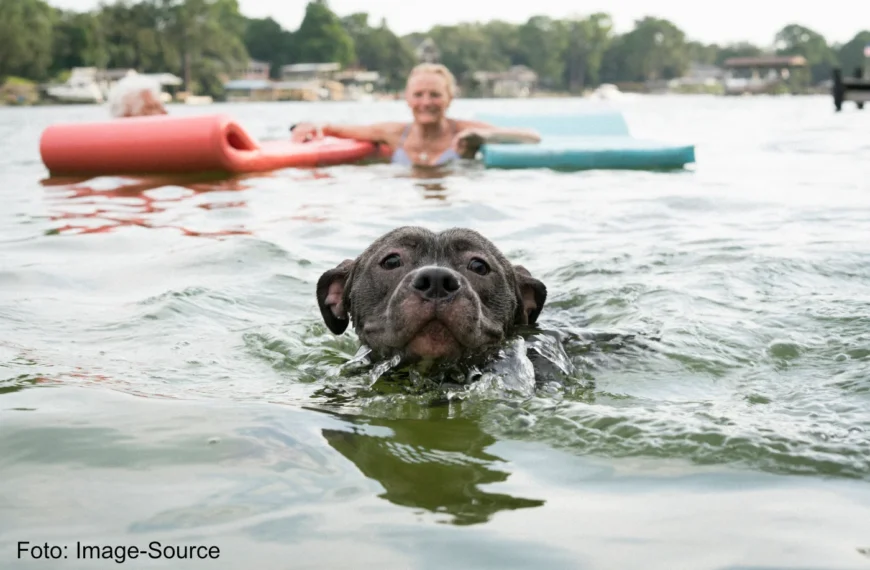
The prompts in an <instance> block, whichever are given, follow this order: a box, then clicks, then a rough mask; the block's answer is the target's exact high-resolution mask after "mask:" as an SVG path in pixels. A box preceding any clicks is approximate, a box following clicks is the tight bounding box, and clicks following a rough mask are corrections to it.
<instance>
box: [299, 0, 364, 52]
mask: <svg viewBox="0 0 870 570" xmlns="http://www.w3.org/2000/svg"><path fill="white" fill-rule="evenodd" d="M294 38H295V45H296V46H297V57H296V60H297V61H302V62H308V63H330V62H338V63H340V64H341V65H348V64H350V63H352V62H353V61H354V59H355V54H354V45H353V40H352V39H351V37H350V35H348V33H347V32H346V31H345V29H344V28H343V27H342V25H341V21H340V20H339V19H338V16H336V15H335V14H334V13H333V12H332V10H330V9H329V6H328V5H327V3H326V0H314V1H313V2H309V3H308V5H307V6H306V7H305V17H304V18H302V23H301V24H300V25H299V29H298V30H296V32H295V34H294Z"/></svg>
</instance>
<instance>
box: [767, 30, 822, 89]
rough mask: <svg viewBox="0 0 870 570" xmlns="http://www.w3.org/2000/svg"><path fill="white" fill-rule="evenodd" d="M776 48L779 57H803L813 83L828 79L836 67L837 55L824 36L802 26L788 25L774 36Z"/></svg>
mask: <svg viewBox="0 0 870 570" xmlns="http://www.w3.org/2000/svg"><path fill="white" fill-rule="evenodd" d="M776 46H777V53H778V54H780V55H802V56H804V57H805V58H806V60H807V64H808V65H809V68H810V77H811V78H812V81H813V83H818V82H819V81H823V80H825V79H828V78H830V77H831V71H832V70H833V68H834V67H835V66H836V65H837V55H836V53H834V50H833V49H831V47H830V46H829V45H828V42H827V41H826V40H825V38H824V36H822V35H821V34H819V33H818V32H815V31H813V30H811V29H809V28H805V27H804V26H799V25H797V24H790V25H788V26H786V27H784V28H783V29H782V30H780V31H779V33H777V34H776Z"/></svg>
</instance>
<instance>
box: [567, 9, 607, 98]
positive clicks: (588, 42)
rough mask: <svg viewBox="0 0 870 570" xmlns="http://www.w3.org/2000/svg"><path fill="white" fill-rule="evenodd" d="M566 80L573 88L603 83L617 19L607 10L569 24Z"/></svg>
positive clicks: (570, 88)
mask: <svg viewBox="0 0 870 570" xmlns="http://www.w3.org/2000/svg"><path fill="white" fill-rule="evenodd" d="M567 28H568V48H567V55H566V70H565V71H566V78H565V79H566V83H567V85H568V89H569V90H570V91H579V90H582V89H583V87H584V85H586V84H587V83H593V84H597V83H599V78H600V73H601V63H602V60H603V58H604V53H605V52H606V51H607V48H608V47H609V45H610V42H611V40H612V34H611V31H612V29H613V22H612V21H611V19H610V16H609V15H607V14H604V13H596V14H592V15H591V16H589V17H588V18H584V19H582V20H575V21H572V22H569V23H567Z"/></svg>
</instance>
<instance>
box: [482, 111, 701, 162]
mask: <svg viewBox="0 0 870 570" xmlns="http://www.w3.org/2000/svg"><path fill="white" fill-rule="evenodd" d="M476 118H477V119H478V120H481V121H486V122H488V123H490V124H494V125H498V126H501V127H508V128H527V129H535V130H536V131H538V133H540V134H541V142H540V143H539V144H486V145H483V147H481V151H480V152H481V161H482V162H483V164H484V165H485V166H486V167H487V168H549V169H553V170H590V169H607V170H613V169H638V170H659V169H661V170H666V169H668V170H669V169H679V168H684V167H685V166H686V165H687V164H690V163H693V162H695V146H694V145H675V144H669V143H665V142H660V141H654V140H644V139H637V138H634V137H633V136H631V133H630V132H629V129H628V124H626V122H625V118H624V117H623V115H622V113H618V112H599V113H588V114H575V115H478V116H477V117H476Z"/></svg>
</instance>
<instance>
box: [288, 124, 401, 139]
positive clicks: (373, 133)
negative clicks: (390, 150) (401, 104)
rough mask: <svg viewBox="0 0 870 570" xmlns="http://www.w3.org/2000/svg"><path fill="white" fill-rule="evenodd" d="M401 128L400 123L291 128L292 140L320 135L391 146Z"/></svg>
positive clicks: (297, 126) (311, 125)
mask: <svg viewBox="0 0 870 570" xmlns="http://www.w3.org/2000/svg"><path fill="white" fill-rule="evenodd" d="M403 127H404V125H403V124H402V123H376V124H374V125H333V124H325V125H321V126H319V127H318V126H317V125H314V124H312V123H299V124H298V125H295V126H294V127H293V140H295V141H306V140H310V139H312V138H315V137H317V136H320V135H322V136H327V137H336V138H341V139H354V140H358V141H371V142H383V143H387V144H392V143H393V142H395V138H396V137H397V136H398V135H399V133H401V131H402V128H403Z"/></svg>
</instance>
